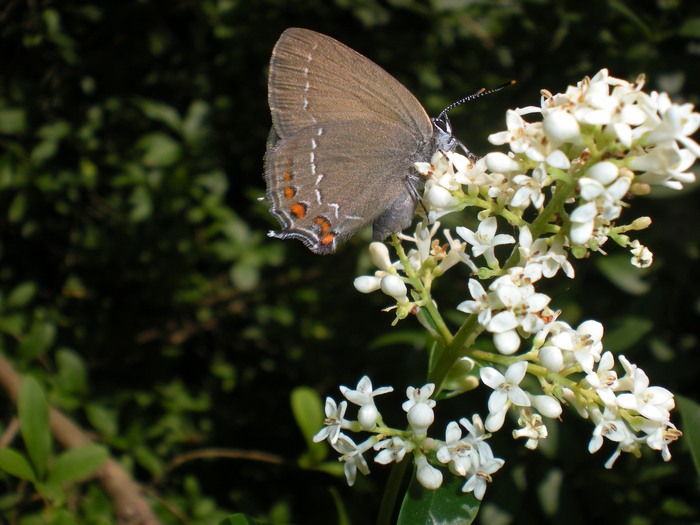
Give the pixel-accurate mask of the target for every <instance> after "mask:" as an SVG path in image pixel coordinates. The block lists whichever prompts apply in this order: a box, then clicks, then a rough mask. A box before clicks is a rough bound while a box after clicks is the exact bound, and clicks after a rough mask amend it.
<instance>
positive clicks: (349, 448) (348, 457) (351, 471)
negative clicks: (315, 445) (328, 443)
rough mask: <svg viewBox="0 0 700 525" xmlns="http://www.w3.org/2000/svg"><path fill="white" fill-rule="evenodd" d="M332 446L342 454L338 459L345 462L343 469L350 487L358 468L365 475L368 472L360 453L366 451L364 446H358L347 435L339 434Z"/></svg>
mask: <svg viewBox="0 0 700 525" xmlns="http://www.w3.org/2000/svg"><path fill="white" fill-rule="evenodd" d="M366 443H367V442H366ZM333 448H334V449H335V450H336V451H338V452H339V453H340V454H342V456H341V457H340V458H338V461H342V462H344V463H345V465H344V466H343V470H344V471H345V479H347V481H348V485H350V486H351V487H352V486H353V485H354V483H355V478H356V477H357V471H358V470H359V471H360V472H362V474H364V475H365V476H366V475H367V474H369V466H368V465H367V462H366V461H365V458H364V457H363V456H362V453H363V452H365V451H366V450H363V448H365V447H364V446H363V447H358V446H357V445H356V444H355V442H354V441H353V440H352V439H350V438H349V437H348V436H346V435H345V434H340V436H338V441H336V442H335V443H333ZM367 448H369V447H367Z"/></svg>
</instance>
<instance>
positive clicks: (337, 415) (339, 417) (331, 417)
mask: <svg viewBox="0 0 700 525" xmlns="http://www.w3.org/2000/svg"><path fill="white" fill-rule="evenodd" d="M347 408H348V402H347V401H341V402H340V405H336V403H335V400H334V399H333V398H330V397H327V398H326V407H325V411H326V419H325V420H324V421H323V424H324V425H325V426H324V427H323V428H322V429H321V430H319V431H318V432H317V433H316V435H315V436H314V437H313V441H314V443H319V442H320V441H323V440H324V439H326V438H328V442H329V443H330V444H331V445H332V444H333V443H335V442H336V441H337V440H338V435H339V434H340V429H341V428H344V426H346V425H347V424H348V421H346V420H345V418H344V417H343V416H345V410H346V409H347Z"/></svg>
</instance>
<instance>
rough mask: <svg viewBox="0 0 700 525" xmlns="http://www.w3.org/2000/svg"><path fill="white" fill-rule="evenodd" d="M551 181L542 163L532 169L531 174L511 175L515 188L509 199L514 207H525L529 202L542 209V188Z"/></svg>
mask: <svg viewBox="0 0 700 525" xmlns="http://www.w3.org/2000/svg"><path fill="white" fill-rule="evenodd" d="M550 183H551V178H550V177H549V174H548V173H547V168H546V166H545V165H544V163H541V164H540V165H538V166H537V167H536V168H535V169H534V170H532V175H525V174H520V175H516V176H515V177H513V184H514V185H515V187H516V188H517V189H516V190H515V193H514V194H513V197H512V198H511V200H510V205H511V206H512V207H514V208H527V207H528V206H529V205H530V204H532V206H533V207H534V208H536V209H538V210H541V209H542V205H543V203H544V193H542V189H543V188H545V187H546V186H548V185H549V184H550Z"/></svg>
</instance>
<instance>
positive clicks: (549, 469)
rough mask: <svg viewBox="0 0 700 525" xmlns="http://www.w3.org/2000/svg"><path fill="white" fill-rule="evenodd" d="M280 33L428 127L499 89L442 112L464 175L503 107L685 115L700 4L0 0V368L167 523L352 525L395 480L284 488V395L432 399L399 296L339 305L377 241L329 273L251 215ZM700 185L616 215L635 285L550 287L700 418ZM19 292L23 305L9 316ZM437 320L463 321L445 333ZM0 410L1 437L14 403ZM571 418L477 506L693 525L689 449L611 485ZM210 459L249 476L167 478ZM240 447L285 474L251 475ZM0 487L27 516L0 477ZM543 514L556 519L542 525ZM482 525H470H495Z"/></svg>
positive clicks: (584, 276) (88, 504)
mask: <svg viewBox="0 0 700 525" xmlns="http://www.w3.org/2000/svg"><path fill="white" fill-rule="evenodd" d="M290 26H301V27H307V28H311V29H315V30H317V31H320V32H323V33H326V34H329V35H331V36H333V37H335V38H337V39H338V40H340V41H342V42H344V43H346V44H347V45H349V46H350V47H352V48H354V49H356V50H357V51H359V52H361V53H362V54H364V55H366V56H367V57H369V58H371V59H372V60H374V61H375V62H377V63H379V64H380V65H381V66H383V67H384V68H385V69H386V70H387V71H389V72H390V73H391V74H392V75H394V76H395V77H396V78H397V79H399V80H400V81H401V82H402V83H404V84H405V85H406V86H407V87H408V88H409V89H410V90H411V91H412V92H413V93H414V94H415V95H416V97H417V98H418V99H419V100H420V101H421V102H422V103H423V105H424V106H425V108H426V110H427V111H428V113H429V114H431V115H436V114H437V113H439V111H440V110H441V109H442V108H443V107H445V106H446V105H447V104H449V103H450V102H452V101H453V100H456V99H458V98H461V97H462V96H465V95H467V94H470V93H472V92H474V91H476V90H477V89H479V88H481V87H494V86H497V85H499V84H501V83H503V82H505V81H507V80H510V79H515V80H517V84H516V85H515V86H514V87H512V88H508V89H506V90H504V91H501V92H500V93H498V94H496V95H492V96H489V97H486V98H482V99H480V100H478V101H475V102H471V103H469V104H468V105H466V106H463V107H461V108H459V109H457V110H455V111H454V112H453V114H452V115H451V116H452V121H453V126H454V130H455V133H456V135H457V136H458V137H459V138H460V140H461V141H462V142H464V143H465V144H466V145H467V146H468V147H469V148H470V149H471V150H472V151H474V152H475V153H477V154H483V153H485V152H487V151H489V150H490V146H489V144H488V142H487V140H486V138H487V137H488V135H489V134H491V133H494V132H497V131H500V130H502V129H504V126H505V121H504V114H505V110H506V109H508V108H514V107H522V106H527V105H538V104H539V98H540V90H541V89H543V88H546V89H548V90H550V91H552V92H558V91H563V90H564V89H565V88H566V86H567V85H568V84H572V83H575V82H577V81H578V80H580V79H581V78H583V76H585V75H593V74H595V72H597V71H598V70H599V69H600V68H603V67H607V68H608V69H609V70H610V73H611V74H612V75H613V76H616V77H621V78H625V79H628V80H634V79H635V78H636V77H637V75H638V74H640V73H646V75H647V79H648V84H647V90H651V89H660V90H665V91H668V92H669V93H670V94H671V95H672V96H673V98H674V99H675V100H676V101H689V102H697V100H698V93H700V85H699V83H700V76H699V75H698V74H697V71H698V61H699V54H700V7H698V4H697V3H696V2H689V1H686V2H683V1H680V0H677V1H673V0H666V1H662V0H659V1H657V2H652V1H641V2H640V1H635V2H632V1H622V0H620V1H588V2H566V1H558V2H544V1H534V0H530V1H528V0H511V1H505V0H504V1H494V2H471V1H460V0H436V1H433V2H413V1H410V0H394V1H388V2H376V1H374V0H334V1H321V0H312V1H308V2H288V1H287V2H285V1H272V0H263V1H235V0H230V1H225V0H221V1H202V2H196V1H172V2H156V1H146V0H142V1H124V2H97V1H94V2H76V1H63V2H51V1H39V0H34V1H19V0H10V1H5V2H2V3H0V235H1V240H0V291H1V292H2V299H3V300H2V303H1V304H0V321H1V322H0V333H1V335H0V352H2V353H3V354H4V355H5V356H6V357H8V358H9V359H10V360H11V361H12V362H13V364H14V366H15V367H16V369H17V370H19V371H20V372H23V373H32V374H34V375H35V376H36V377H38V378H40V379H41V380H42V384H44V386H45V388H46V389H47V391H48V392H49V396H50V400H51V402H52V403H53V404H54V405H55V406H57V407H60V408H61V409H63V410H64V411H65V412H67V413H69V414H70V415H71V417H73V418H74V419H75V420H76V421H78V422H79V423H80V424H81V425H82V426H83V427H84V428H85V429H87V430H89V431H91V432H93V433H94V435H95V436H96V439H98V440H100V441H101V442H103V443H105V444H107V445H108V446H109V447H110V450H111V452H112V455H113V456H114V457H116V458H118V459H120V460H121V461H122V462H123V463H124V464H125V465H126V466H127V467H128V468H129V469H130V470H131V472H133V475H134V477H135V478H136V479H138V480H139V481H141V482H142V483H144V484H145V485H146V486H147V487H148V488H149V490H150V491H151V492H150V493H151V495H152V496H154V498H153V501H154V502H155V503H154V504H155V505H156V508H157V510H158V512H159V515H160V516H161V517H162V519H163V521H164V522H166V523H191V524H195V523H196V524H199V523H202V524H204V523H213V522H215V521H216V520H217V519H218V518H220V517H222V516H224V515H226V514H227V513H230V512H234V511H238V512H246V513H249V514H251V515H255V516H259V517H263V518H266V519H268V520H270V521H273V522H276V523H289V522H294V523H310V524H313V523H333V522H335V521H336V516H337V510H336V507H335V504H334V501H333V499H332V497H331V493H330V492H329V490H328V487H329V486H331V487H334V489H333V490H337V491H338V493H340V495H341V497H342V499H343V501H344V505H345V508H346V510H347V512H348V513H349V515H350V517H351V519H352V522H353V523H371V522H372V520H373V519H374V517H375V515H376V511H377V506H378V502H379V497H380V495H381V488H382V485H383V481H384V476H386V473H387V470H388V469H384V468H380V467H378V466H375V465H373V466H372V467H371V468H372V471H373V474H372V476H371V477H370V478H369V479H361V480H359V481H358V483H357V484H356V486H355V487H354V488H353V489H348V488H347V487H346V486H345V485H346V484H345V481H344V479H342V478H334V477H331V476H329V475H327V474H323V473H320V472H313V471H310V470H305V469H302V468H300V467H299V466H298V465H297V464H296V459H297V458H298V457H299V455H300V454H302V453H303V452H304V449H305V445H304V441H303V439H302V435H301V433H300V431H299V429H298V427H297V426H296V424H295V422H294V418H293V416H292V413H291V409H290V408H289V406H290V405H289V396H290V393H291V391H292V389H293V388H295V387H297V386H301V385H306V386H310V387H312V388H313V389H315V390H316V391H317V392H318V393H319V394H320V395H321V396H325V395H332V396H334V397H336V399H337V398H338V395H339V394H338V391H337V386H338V385H340V384H344V385H348V386H353V385H355V384H356V382H357V380H358V379H359V378H360V377H361V376H362V375H363V374H365V373H366V374H369V375H370V376H371V377H372V380H373V383H374V385H375V386H381V385H385V384H391V385H393V386H394V387H395V390H396V392H395V394H394V395H393V398H392V399H388V398H387V400H386V401H385V400H383V399H381V398H380V401H384V403H383V404H382V403H381V402H380V403H379V405H380V408H383V407H386V410H387V412H386V414H385V419H386V420H387V421H389V422H392V423H393V424H394V425H397V426H401V425H402V423H401V421H402V419H401V418H402V417H403V416H402V414H401V412H400V410H398V411H396V410H393V409H391V408H389V407H391V406H394V407H396V408H398V407H399V405H400V402H398V400H399V399H400V398H401V396H402V392H403V391H404V390H405V387H406V386H408V385H415V386H418V385H419V384H422V381H424V374H425V372H424V371H425V362H426V357H425V355H426V354H425V352H424V351H423V350H424V348H425V345H426V341H425V336H424V335H422V333H421V331H420V329H419V325H418V323H417V322H416V321H415V320H414V319H410V318H409V319H407V320H405V321H404V322H402V323H400V324H399V325H398V326H397V327H394V328H392V327H391V326H390V324H391V320H392V317H391V314H385V313H382V312H381V309H382V308H384V307H387V306H390V301H389V300H388V299H387V298H385V297H383V296H380V294H375V295H371V296H364V295H361V294H359V293H358V292H356V291H355V289H354V288H353V286H352V280H353V279H354V277H355V276H356V275H359V274H361V273H368V272H369V271H370V266H369V264H368V262H367V258H366V246H367V242H368V238H369V237H368V235H366V234H364V235H358V236H356V237H355V238H353V239H352V241H350V242H349V243H348V245H347V246H345V247H344V248H343V249H341V250H339V252H338V253H337V254H336V255H333V256H326V257H321V256H315V255H313V254H311V253H310V252H309V251H308V250H306V249H305V248H304V247H303V246H302V245H301V244H300V243H298V242H295V241H287V242H283V241H279V240H273V239H268V238H267V237H266V235H265V234H266V232H267V230H268V229H270V228H273V227H276V224H275V223H274V220H273V218H272V217H271V216H270V215H269V214H268V212H267V210H266V206H265V204H264V203H261V202H258V201H257V198H258V197H261V196H262V195H263V194H264V187H263V182H262V157H263V154H264V148H265V141H266V137H267V133H268V131H269V127H270V116H269V110H268V108H267V98H266V81H267V65H268V61H269V57H270V52H271V50H272V47H273V45H274V43H275V41H276V39H277V38H278V36H279V34H280V33H281V32H282V31H283V30H284V29H285V28H287V27H290ZM692 189H693V188H690V189H689V191H683V192H656V193H655V194H654V195H652V196H651V197H649V198H643V199H641V198H639V199H636V200H633V201H632V208H631V210H629V211H628V212H627V213H626V214H625V215H624V216H623V218H624V219H629V220H630V221H631V220H632V218H634V217H637V216H642V215H650V216H651V217H652V218H653V221H654V223H653V225H652V227H651V229H650V230H648V231H645V232H641V233H640V234H639V238H640V240H641V241H642V242H643V243H644V244H646V245H648V246H649V247H650V248H651V250H652V251H654V253H655V264H654V266H653V267H652V268H651V269H650V270H649V271H646V272H638V271H637V270H635V269H634V268H632V267H631V266H630V265H629V264H628V260H629V257H628V254H627V252H625V251H623V250H621V249H620V248H619V247H616V246H614V245H612V243H611V244H610V245H606V246H605V249H606V250H607V251H608V252H609V254H610V255H609V257H607V258H603V257H600V256H596V257H592V258H590V259H588V260H583V261H577V262H576V263H575V265H576V272H577V278H576V279H575V280H574V281H569V280H566V281H565V280H564V279H563V278H560V279H558V280H556V281H555V282H553V283H548V284H547V289H546V290H545V291H546V292H547V293H550V294H552V295H554V297H555V300H554V301H555V305H556V307H557V308H562V309H563V310H564V318H565V319H567V320H569V321H570V322H571V323H574V324H575V323H577V322H580V321H581V320H584V319H589V318H593V319H598V320H601V321H602V322H603V323H604V324H605V325H606V334H607V337H606V340H605V343H606V347H607V348H610V349H612V350H614V351H617V352H622V353H624V354H625V355H626V356H627V357H629V358H630V359H631V360H632V361H634V362H636V363H638V364H639V365H640V366H642V367H643V368H644V369H645V370H646V371H647V373H648V375H649V376H650V378H651V381H652V383H653V384H659V385H663V386H665V387H667V388H670V389H671V390H673V391H674V392H676V393H678V394H683V395H685V396H687V397H691V398H696V396H697V393H696V390H697V386H696V384H697V379H696V378H697V377H698V370H699V364H700V363H699V360H698V354H697V351H698V340H697V328H696V326H697V322H698V305H699V304H700V303H698V278H697V260H698V254H699V247H698V240H699V239H700V235H698V198H697V194H696V193H695V192H693V191H692ZM473 215H474V214H470V213H468V211H465V214H464V216H462V217H457V218H455V219H454V220H455V221H461V222H467V223H469V222H470V221H473V220H474V216H473ZM448 222H449V221H448ZM472 223H473V222H472ZM448 278H450V277H449V274H448V276H447V277H446V278H445V280H444V282H442V283H440V284H441V286H440V285H438V287H437V290H436V297H437V298H438V300H439V302H440V305H441V306H442V309H443V311H445V312H446V311H448V310H450V309H451V308H453V306H454V305H456V304H458V303H459V302H460V301H462V300H464V299H465V298H467V296H468V292H467V287H466V280H467V276H466V275H464V276H459V275H457V274H455V275H454V276H452V277H451V281H449V283H448V281H447V279H448ZM629 281H632V282H633V284H634V285H635V286H634V287H632V288H629V287H625V286H624V283H625V282H629ZM22 286H23V287H24V288H22ZM18 287H20V288H18ZM18 290H19V292H18ZM13 292H14V293H15V294H16V295H15V296H14V297H15V298H16V297H17V295H19V294H20V292H22V293H24V295H25V296H26V297H27V299H26V300H24V301H17V300H15V301H12V300H10V298H12V297H13ZM448 317H449V318H451V319H452V320H454V323H455V324H454V326H458V323H459V322H460V320H461V319H462V316H461V314H460V315H458V313H457V312H456V311H455V312H453V313H451V314H449V315H448ZM485 394H486V393H485V392H481V391H477V393H475V394H474V395H471V396H463V397H460V398H458V399H455V400H453V401H450V402H447V403H444V404H443V405H440V406H441V409H440V410H441V411H440V412H439V413H438V423H437V424H436V426H435V429H436V432H437V433H438V435H439V433H440V431H439V430H437V429H440V428H444V425H445V424H446V422H447V421H449V420H450V419H454V418H456V417H462V416H465V415H470V414H472V413H473V412H475V411H479V412H481V413H482V414H484V413H485V404H484V401H485ZM0 399H2V400H3V401H2V405H0V409H1V410H0V414H1V415H2V418H0V429H6V428H7V426H8V425H9V422H10V419H11V417H12V415H13V414H14V408H13V407H12V406H11V404H10V402H9V400H7V398H5V397H2V395H0ZM563 419H564V424H562V425H558V426H557V425H550V428H551V430H552V433H553V436H552V438H551V440H550V446H549V447H547V448H545V447H543V450H541V451H538V452H534V453H533V452H529V451H526V450H525V449H524V448H523V447H522V446H521V444H520V443H513V442H512V440H511V439H510V437H509V436H508V431H507V429H504V431H503V432H501V433H500V435H498V436H496V437H494V439H493V442H492V446H493V448H494V451H495V453H496V455H497V456H499V457H503V458H505V459H506V460H507V463H506V466H505V467H504V469H502V470H501V471H500V472H499V473H498V474H497V475H496V477H495V481H494V484H493V485H492V486H491V487H490V489H489V491H488V492H487V499H486V501H487V503H488V504H489V505H490V506H491V511H493V509H495V508H500V509H501V511H503V512H505V513H507V515H508V516H510V518H511V519H512V521H511V522H512V523H517V524H527V523H549V522H551V523H555V522H557V523H558V522H560V521H561V520H562V519H567V521H568V522H569V523H570V524H571V525H575V524H578V523H582V524H584V523H593V522H598V523H613V522H616V523H628V524H635V525H637V524H646V523H665V524H668V523H697V522H698V521H699V520H700V516H699V515H698V509H697V504H696V501H697V475H696V473H695V471H694V470H693V468H692V465H691V461H690V456H689V454H688V452H687V449H686V447H685V446H684V444H683V443H682V442H681V443H680V444H678V445H676V446H674V447H673V448H672V451H673V453H674V460H673V461H672V462H671V463H668V464H665V463H663V462H661V460H660V459H659V457H658V455H657V454H645V455H644V457H643V458H641V459H639V460H636V459H634V458H631V457H623V458H622V459H620V460H619V461H618V463H617V464H616V466H615V469H614V470H612V471H605V469H604V468H603V463H604V462H605V460H606V459H607V457H608V455H609V454H611V453H612V451H613V448H604V449H603V451H601V452H599V453H598V454H596V455H593V456H591V455H590V454H588V452H587V445H588V440H589V439H590V432H591V430H592V427H591V425H590V424H589V422H586V421H581V420H580V419H579V418H578V416H577V415H575V414H574V413H573V412H569V411H566V412H565V414H564V417H563ZM675 421H676V423H679V424H680V421H678V420H677V419H676V420H675ZM12 445H13V446H15V447H17V448H21V442H20V441H16V442H14V443H12ZM209 447H222V448H228V449H235V450H237V451H239V452H240V453H241V455H242V456H243V459H226V458H221V457H219V458H218V459H214V460H198V461H191V462H187V463H185V464H184V465H182V466H180V467H179V468H176V469H173V470H168V469H166V465H168V464H169V462H171V461H173V460H174V459H177V458H181V457H182V456H183V455H185V454H187V453H189V452H191V451H194V450H199V449H205V448H209ZM57 450H60V447H59V446H58V445H57ZM254 450H260V451H265V452H270V453H273V454H277V455H279V456H280V457H281V458H283V459H284V462H283V464H281V465H276V464H270V463H266V462H261V461H258V460H255V459H254V458H251V457H250V455H249V454H250V452H251V451H254ZM559 477H561V479H562V486H561V490H560V492H557V490H555V489H554V488H553V485H552V482H553V480H556V479H558V478H559ZM554 485H556V483H555V484H554ZM0 487H1V488H0V493H2V492H3V489H6V491H7V493H8V495H11V494H14V495H16V494H18V493H22V491H21V490H20V489H19V487H18V485H17V483H16V480H14V478H12V477H10V476H7V475H4V474H1V473H0ZM71 490H72V491H73V492H72V494H74V496H75V499H74V500H73V501H74V504H73V506H72V507H70V514H71V516H73V517H74V518H75V519H76V520H77V522H78V523H109V522H110V514H109V513H110V506H109V502H108V501H106V500H105V498H104V496H103V495H102V494H101V492H100V490H99V488H98V486H97V485H95V484H91V483H87V484H83V485H81V486H79V487H74V488H73V489H71ZM543 494H545V495H547V496H546V497H544V499H547V498H553V499H554V500H556V501H558V506H557V507H556V508H555V509H554V510H553V511H552V510H551V507H547V505H542V501H543ZM30 496H31V493H29V494H23V496H22V497H19V498H18V499H15V498H14V497H9V496H8V498H5V499H2V500H0V521H3V519H5V520H9V519H10V517H11V516H13V517H15V518H17V517H18V516H28V517H31V516H36V515H38V513H40V512H41V509H42V507H41V505H40V504H39V503H38V502H36V501H35V500H32V499H31V497H30ZM18 501H19V503H17V502H18ZM487 512H488V509H483V514H482V518H483V522H484V523H501V522H499V521H497V520H496V518H495V517H494V515H493V514H487ZM104 520H106V521H104ZM503 523H506V522H503Z"/></svg>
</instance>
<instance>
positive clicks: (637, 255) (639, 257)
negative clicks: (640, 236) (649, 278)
mask: <svg viewBox="0 0 700 525" xmlns="http://www.w3.org/2000/svg"><path fill="white" fill-rule="evenodd" d="M628 246H629V247H630V251H631V252H632V264H633V265H634V266H636V267H637V268H649V266H651V263H652V262H654V254H653V253H652V252H651V250H649V248H647V247H646V246H644V245H643V244H641V243H640V242H639V241H637V240H634V241H632V242H631V243H629V244H628Z"/></svg>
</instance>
